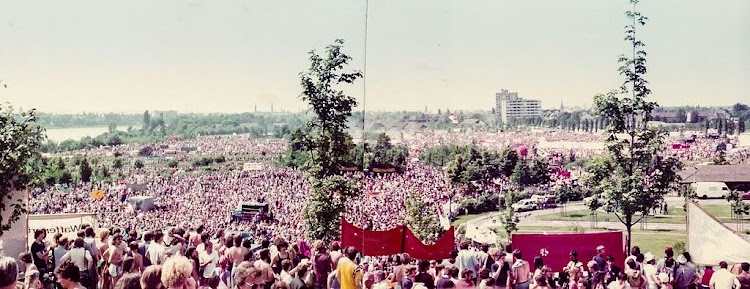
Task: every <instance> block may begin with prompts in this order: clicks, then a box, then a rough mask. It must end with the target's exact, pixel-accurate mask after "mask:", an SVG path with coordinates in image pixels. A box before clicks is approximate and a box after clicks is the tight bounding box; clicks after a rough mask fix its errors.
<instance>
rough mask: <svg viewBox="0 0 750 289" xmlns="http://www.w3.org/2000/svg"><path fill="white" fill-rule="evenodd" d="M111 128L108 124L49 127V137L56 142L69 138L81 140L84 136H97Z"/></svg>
mask: <svg viewBox="0 0 750 289" xmlns="http://www.w3.org/2000/svg"><path fill="white" fill-rule="evenodd" d="M107 130H109V128H108V127H106V126H101V127H77V128H48V129H47V138H48V139H49V140H52V141H55V142H61V141H64V140H68V139H73V140H76V141H77V140H80V139H81V138H83V137H87V136H90V137H96V136H98V135H100V134H103V133H105V132H107Z"/></svg>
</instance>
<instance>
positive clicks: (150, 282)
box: [141, 265, 164, 289]
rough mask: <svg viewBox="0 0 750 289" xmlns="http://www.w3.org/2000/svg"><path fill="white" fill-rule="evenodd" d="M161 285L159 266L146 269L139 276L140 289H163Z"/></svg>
mask: <svg viewBox="0 0 750 289" xmlns="http://www.w3.org/2000/svg"><path fill="white" fill-rule="evenodd" d="M163 288H164V287H163V286H162V285H161V265H152V266H148V267H146V269H145V270H143V275H141V289H163Z"/></svg>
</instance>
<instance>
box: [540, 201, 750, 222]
mask: <svg viewBox="0 0 750 289" xmlns="http://www.w3.org/2000/svg"><path fill="white" fill-rule="evenodd" d="M703 208H704V209H706V211H708V212H709V213H710V214H712V215H714V216H715V217H716V218H718V219H719V220H720V221H723V222H725V223H733V222H734V220H732V219H731V218H730V212H729V204H726V205H705V206H703ZM536 219H537V220H543V221H581V222H588V221H589V220H590V219H591V211H590V210H574V211H567V212H566V214H565V216H563V214H562V212H554V213H549V214H544V215H539V216H537V217H536ZM597 220H598V221H599V222H619V220H618V219H617V217H616V216H615V215H614V214H608V213H606V212H603V211H599V212H597ZM745 220H748V218H746V219H745ZM646 221H647V222H649V223H672V224H684V223H685V211H684V210H683V209H682V208H679V207H672V208H670V209H669V215H657V216H649V217H648V218H647V219H646Z"/></svg>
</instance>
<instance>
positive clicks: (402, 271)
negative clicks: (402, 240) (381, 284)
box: [393, 253, 411, 282]
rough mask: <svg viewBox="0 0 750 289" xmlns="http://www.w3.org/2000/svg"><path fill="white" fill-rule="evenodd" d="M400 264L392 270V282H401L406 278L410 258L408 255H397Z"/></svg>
mask: <svg viewBox="0 0 750 289" xmlns="http://www.w3.org/2000/svg"><path fill="white" fill-rule="evenodd" d="M399 257H400V260H401V264H400V265H398V266H396V267H394V268H393V280H394V281H396V282H401V281H402V280H403V279H404V277H405V276H406V268H408V267H409V263H410V262H411V256H410V255H409V254H408V253H402V254H401V255H399Z"/></svg>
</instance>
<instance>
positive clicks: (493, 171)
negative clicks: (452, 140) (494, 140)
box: [420, 144, 518, 187]
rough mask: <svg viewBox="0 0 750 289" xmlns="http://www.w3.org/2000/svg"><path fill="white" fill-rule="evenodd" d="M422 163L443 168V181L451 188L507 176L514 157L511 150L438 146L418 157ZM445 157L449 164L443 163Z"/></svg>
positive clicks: (515, 159) (469, 146) (515, 157)
mask: <svg viewBox="0 0 750 289" xmlns="http://www.w3.org/2000/svg"><path fill="white" fill-rule="evenodd" d="M420 158H421V160H422V162H423V163H426V164H428V165H432V166H435V167H439V168H442V167H443V166H447V167H446V178H447V180H448V182H449V183H451V184H453V185H455V186H468V187H473V185H472V182H477V183H482V184H487V183H490V182H492V181H493V180H495V179H497V178H500V177H508V176H510V175H511V173H512V170H513V167H514V166H515V165H516V163H517V162H518V154H517V153H516V151H515V150H513V149H511V148H505V149H504V150H503V151H502V152H500V153H497V152H494V151H490V150H488V149H485V148H481V147H479V146H477V145H476V144H471V145H467V146H456V145H441V146H436V147H431V148H428V149H426V150H425V151H423V152H422V154H421V155H420ZM449 158H452V159H451V160H450V161H448V162H446V160H448V159H449Z"/></svg>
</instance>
